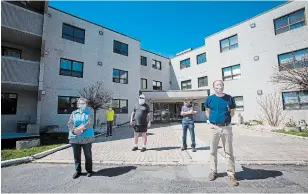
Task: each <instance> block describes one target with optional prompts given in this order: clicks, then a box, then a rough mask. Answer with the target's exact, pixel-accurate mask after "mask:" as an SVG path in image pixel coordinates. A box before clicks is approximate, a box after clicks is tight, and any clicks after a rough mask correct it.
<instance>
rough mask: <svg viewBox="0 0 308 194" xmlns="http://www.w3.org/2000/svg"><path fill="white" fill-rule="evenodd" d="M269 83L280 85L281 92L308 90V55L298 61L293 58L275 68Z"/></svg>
mask: <svg viewBox="0 0 308 194" xmlns="http://www.w3.org/2000/svg"><path fill="white" fill-rule="evenodd" d="M271 82H274V83H278V84H281V86H282V89H283V90H290V89H298V90H308V54H305V55H304V56H303V57H302V58H301V59H300V60H297V59H296V58H295V56H294V55H293V58H292V59H291V60H290V61H289V62H286V63H283V64H281V65H280V66H279V67H278V68H275V74H274V75H273V76H272V77H271Z"/></svg>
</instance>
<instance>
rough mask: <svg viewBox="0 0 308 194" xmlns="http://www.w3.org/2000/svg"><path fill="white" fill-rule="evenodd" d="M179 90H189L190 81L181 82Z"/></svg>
mask: <svg viewBox="0 0 308 194" xmlns="http://www.w3.org/2000/svg"><path fill="white" fill-rule="evenodd" d="M181 88H182V90H188V89H191V80H186V81H182V82H181Z"/></svg>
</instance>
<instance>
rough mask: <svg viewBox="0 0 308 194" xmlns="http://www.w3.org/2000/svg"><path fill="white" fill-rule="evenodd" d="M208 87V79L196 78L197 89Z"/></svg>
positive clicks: (205, 77)
mask: <svg viewBox="0 0 308 194" xmlns="http://www.w3.org/2000/svg"><path fill="white" fill-rule="evenodd" d="M204 86H208V79H207V76H204V77H199V78H198V88H201V87H204Z"/></svg>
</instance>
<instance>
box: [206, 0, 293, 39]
mask: <svg viewBox="0 0 308 194" xmlns="http://www.w3.org/2000/svg"><path fill="white" fill-rule="evenodd" d="M293 1H294V0H288V1H287V2H285V3H284V4H281V5H278V6H277V7H274V8H272V9H269V10H267V11H265V12H263V13H260V14H258V15H256V16H254V17H251V18H249V19H246V20H244V21H242V22H240V23H237V24H234V25H233V26H230V27H228V28H225V29H223V30H220V31H218V32H216V33H214V34H211V35H209V36H207V37H205V38H204V39H207V38H209V37H212V36H214V35H216V34H219V33H221V32H223V31H226V30H229V29H230V28H233V27H235V26H238V25H240V24H243V23H245V22H247V21H249V20H252V19H254V18H257V17H259V16H261V15H264V14H266V13H268V12H270V11H273V10H275V9H278V8H279V7H282V6H284V5H286V4H288V3H291V2H293Z"/></svg>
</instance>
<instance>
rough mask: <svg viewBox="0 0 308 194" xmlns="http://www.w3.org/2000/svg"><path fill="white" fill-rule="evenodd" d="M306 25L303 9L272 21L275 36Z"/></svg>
mask: <svg viewBox="0 0 308 194" xmlns="http://www.w3.org/2000/svg"><path fill="white" fill-rule="evenodd" d="M304 25H306V22H305V9H301V10H299V11H296V12H293V13H291V14H288V15H285V16H282V17H280V18H278V19H275V20H274V26H275V34H276V35H277V34H281V33H284V32H287V31H290V30H294V29H296V28H300V27H302V26H304Z"/></svg>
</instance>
